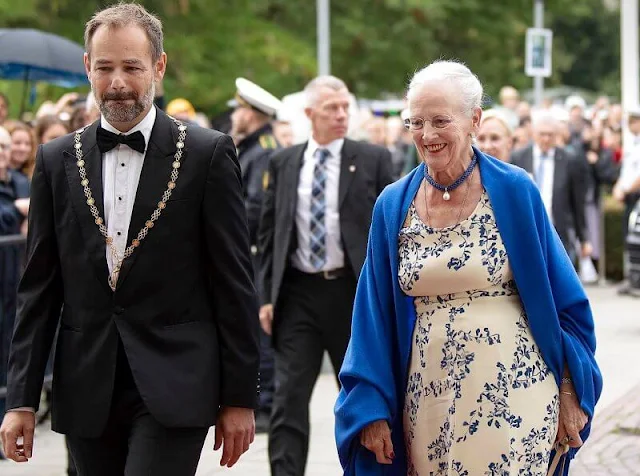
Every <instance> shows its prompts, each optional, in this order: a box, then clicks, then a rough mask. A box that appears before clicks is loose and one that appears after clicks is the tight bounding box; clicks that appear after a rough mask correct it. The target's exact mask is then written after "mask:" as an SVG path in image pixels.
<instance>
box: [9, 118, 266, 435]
mask: <svg viewBox="0 0 640 476" xmlns="http://www.w3.org/2000/svg"><path fill="white" fill-rule="evenodd" d="M98 122H99V121H98ZM97 127H98V123H94V124H92V125H91V126H90V127H89V128H88V129H86V130H85V131H84V132H83V134H82V150H83V152H84V160H85V163H86V165H85V168H86V170H87V175H88V179H89V186H90V188H91V190H92V193H93V197H94V199H95V200H96V203H97V207H98V209H99V210H100V216H101V217H103V218H104V208H103V185H102V154H101V153H100V151H99V150H98V147H97V145H96V129H97ZM177 136H178V129H177V126H176V125H175V123H173V121H172V120H171V119H170V118H169V117H168V116H167V115H166V114H164V113H163V112H162V111H160V110H158V111H157V118H156V121H155V125H154V127H153V130H152V133H151V138H150V141H149V145H148V149H147V153H146V156H145V159H144V166H143V168H142V172H141V175H140V182H139V185H138V189H137V194H136V197H135V204H134V208H133V214H132V218H131V226H130V228H129V235H128V243H131V240H132V238H135V237H136V236H137V234H138V231H139V230H140V229H141V228H142V227H143V226H144V224H145V221H147V220H149V219H150V217H151V214H152V212H153V211H154V210H155V208H156V206H157V203H158V202H159V201H160V199H161V198H162V194H163V192H164V191H165V190H166V189H167V182H168V181H169V175H170V172H171V168H172V162H173V161H174V153H175V150H176V141H177ZM80 182H81V179H80V175H79V173H78V166H77V165H76V156H75V150H74V141H73V135H72V134H71V135H67V136H64V137H62V138H59V139H57V140H55V141H52V142H50V143H48V144H47V145H45V146H43V147H40V148H39V150H38V154H37V159H36V168H35V172H34V175H33V181H32V185H31V208H30V214H29V235H28V252H27V255H28V256H27V264H26V269H25V271H24V275H23V277H22V280H21V282H20V286H19V290H18V301H19V303H18V304H19V309H18V314H17V319H16V326H15V331H14V335H13V340H12V347H11V355H10V359H9V373H8V396H7V400H8V401H7V408H9V409H10V408H16V407H23V406H27V407H34V408H37V407H38V402H39V400H40V390H41V385H42V379H43V374H44V371H45V366H46V363H47V358H48V356H49V350H50V348H51V343H52V341H53V338H54V334H55V332H56V327H57V325H58V321H59V320H60V332H59V335H58V340H57V346H56V355H55V365H54V380H53V410H52V419H53V428H54V429H55V430H56V431H59V432H61V433H70V434H74V435H78V436H84V437H95V436H98V435H99V434H100V433H101V431H102V429H103V427H104V425H105V422H106V419H107V416H108V414H109V407H110V402H111V397H112V394H113V386H114V372H115V368H116V355H117V349H118V339H121V340H122V344H123V346H124V350H125V352H126V355H127V357H128V361H129V364H130V367H131V371H132V374H133V377H134V380H135V383H136V385H137V387H138V390H139V392H140V395H141V396H142V399H143V401H144V403H145V404H146V406H147V408H148V410H149V412H150V413H151V414H152V415H153V416H154V417H155V418H156V419H157V420H158V421H159V422H160V423H161V424H162V425H164V426H167V427H208V426H210V425H212V424H213V423H214V422H215V419H216V415H217V412H218V407H219V405H230V406H241V407H250V408H255V407H256V403H257V380H258V365H259V352H258V329H259V327H258V326H259V324H258V318H257V312H258V308H257V298H256V294H255V289H254V287H253V284H252V274H253V273H252V267H251V259H250V250H249V238H248V236H249V235H248V229H247V219H246V213H245V208H244V203H243V198H242V183H241V178H240V168H239V166H238V162H237V159H236V155H235V147H234V145H233V142H232V141H231V139H230V138H229V137H228V136H225V135H223V134H221V133H219V132H215V131H212V130H208V129H204V128H199V127H188V129H187V137H186V141H185V149H184V155H183V158H182V165H181V167H180V175H179V177H178V180H177V184H176V188H175V189H174V190H173V193H172V195H171V198H170V200H169V202H168V203H167V205H166V208H165V209H164V210H163V211H162V215H161V216H160V218H159V219H158V220H157V221H156V223H155V226H154V227H153V228H152V229H150V230H149V234H148V236H147V237H146V238H145V239H144V240H143V241H142V242H141V245H140V246H139V247H138V248H137V249H136V250H135V251H134V252H133V254H132V255H131V256H130V257H129V258H127V259H126V260H125V262H124V265H123V268H122V271H121V273H120V277H119V280H118V283H117V286H116V290H115V292H112V291H111V288H110V287H109V285H108V281H107V279H108V274H109V271H108V267H107V262H106V250H105V246H106V244H105V239H104V238H103V237H102V235H101V234H100V233H99V230H98V227H97V226H96V224H95V223H94V218H93V216H92V215H91V213H90V210H89V207H88V205H87V203H86V202H87V199H86V197H85V195H84V193H83V187H82V185H81V183H80ZM61 309H62V315H61V314H60V311H61Z"/></svg>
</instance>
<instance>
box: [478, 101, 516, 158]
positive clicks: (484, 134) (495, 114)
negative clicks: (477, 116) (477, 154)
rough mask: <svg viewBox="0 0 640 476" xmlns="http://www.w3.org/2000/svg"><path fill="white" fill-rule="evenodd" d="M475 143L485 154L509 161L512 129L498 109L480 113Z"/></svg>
mask: <svg viewBox="0 0 640 476" xmlns="http://www.w3.org/2000/svg"><path fill="white" fill-rule="evenodd" d="M476 143H477V144H478V148H479V149H480V150H481V151H482V152H484V153H485V154H489V155H491V156H493V157H495V158H496V159H499V160H501V161H503V162H509V156H510V155H511V147H512V146H513V130H512V129H511V126H510V125H509V122H508V121H507V119H506V118H505V117H504V116H503V115H502V114H501V113H500V112H499V111H496V110H495V109H489V110H488V111H486V112H485V113H484V114H482V120H481V121H480V130H479V131H478V137H477V138H476Z"/></svg>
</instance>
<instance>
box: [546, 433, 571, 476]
mask: <svg viewBox="0 0 640 476" xmlns="http://www.w3.org/2000/svg"><path fill="white" fill-rule="evenodd" d="M553 449H554V450H556V455H555V456H554V457H553V461H551V464H550V465H549V471H547V476H553V475H554V474H555V473H556V469H558V466H560V473H559V474H560V475H563V474H564V466H565V463H566V462H567V456H566V455H567V453H568V452H569V437H568V436H565V437H564V438H563V439H562V440H560V441H558V442H557V443H556V444H555V445H554V447H553Z"/></svg>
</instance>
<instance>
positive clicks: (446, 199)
mask: <svg viewBox="0 0 640 476" xmlns="http://www.w3.org/2000/svg"><path fill="white" fill-rule="evenodd" d="M442 199H443V200H444V201H446V202H448V201H449V200H451V195H449V192H448V191H446V190H445V191H444V193H443V194H442Z"/></svg>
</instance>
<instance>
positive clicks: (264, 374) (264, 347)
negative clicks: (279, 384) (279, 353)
mask: <svg viewBox="0 0 640 476" xmlns="http://www.w3.org/2000/svg"><path fill="white" fill-rule="evenodd" d="M274 373H275V366H274V356H273V345H272V344H271V336H270V335H268V334H267V333H266V332H264V331H263V330H262V329H260V400H259V405H260V407H259V411H261V412H264V413H266V414H267V415H270V414H271V408H272V406H273V391H274V388H275V382H274Z"/></svg>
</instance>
